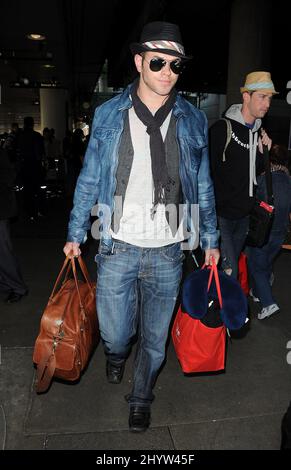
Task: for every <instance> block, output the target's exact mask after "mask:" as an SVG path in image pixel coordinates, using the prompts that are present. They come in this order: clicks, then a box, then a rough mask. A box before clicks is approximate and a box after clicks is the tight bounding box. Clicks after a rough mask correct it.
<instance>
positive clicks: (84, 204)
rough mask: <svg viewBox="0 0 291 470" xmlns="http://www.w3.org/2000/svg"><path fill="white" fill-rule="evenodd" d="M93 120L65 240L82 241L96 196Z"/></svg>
mask: <svg viewBox="0 0 291 470" xmlns="http://www.w3.org/2000/svg"><path fill="white" fill-rule="evenodd" d="M96 112H97V110H96V111H95V116H94V120H93V126H92V132H91V136H90V140H89V143H88V147H87V150H86V154H85V158H84V162H83V167H82V170H81V172H80V175H79V178H78V180H77V184H76V189H75V193H74V201H73V209H72V211H71V214H70V220H69V227H68V236H67V241H70V242H77V243H84V242H85V241H86V239H87V230H88V229H89V228H90V213H91V209H92V207H93V206H94V204H95V203H96V201H97V198H98V185H99V179H100V161H99V155H98V146H97V140H96V138H95V137H94V129H95V127H96V122H97V117H96Z"/></svg>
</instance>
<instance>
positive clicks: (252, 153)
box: [249, 129, 258, 197]
mask: <svg viewBox="0 0 291 470" xmlns="http://www.w3.org/2000/svg"><path fill="white" fill-rule="evenodd" d="M257 144H258V133H257V132H254V133H253V132H252V131H251V129H249V157H250V170H249V176H250V177H249V196H250V197H253V195H254V184H255V185H257V178H256V155H257Z"/></svg>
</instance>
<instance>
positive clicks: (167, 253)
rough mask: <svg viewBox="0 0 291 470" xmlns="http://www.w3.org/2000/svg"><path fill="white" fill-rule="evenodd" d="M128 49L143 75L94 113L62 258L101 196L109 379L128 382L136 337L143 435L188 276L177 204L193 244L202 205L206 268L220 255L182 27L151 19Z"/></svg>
mask: <svg viewBox="0 0 291 470" xmlns="http://www.w3.org/2000/svg"><path fill="white" fill-rule="evenodd" d="M131 51H132V53H133V55H134V62H135V66H136V69H137V72H138V74H139V78H138V79H137V80H136V81H134V82H133V83H132V84H131V85H129V86H128V87H127V88H126V89H125V90H124V92H123V93H122V94H120V95H118V96H116V97H114V98H113V99H111V100H109V101H107V102H106V103H104V104H102V105H101V106H100V107H98V108H97V109H96V111H95V116H94V121H93V127H92V132H91V138H90V141H89V145H88V148H87V151H86V155H85V159H84V164H83V168H82V170H81V173H80V176H79V179H78V182H77V186H76V190H75V195H74V207H73V210H72V212H71V216H70V222H69V230H68V238H67V243H66V245H65V247H64V252H65V254H66V256H72V255H75V256H78V255H79V254H80V248H79V246H80V244H81V243H82V242H84V240H85V239H86V231H87V229H88V228H89V226H88V222H89V217H90V212H91V209H92V207H93V206H94V204H95V203H96V200H98V209H99V210H98V215H99V218H100V219H99V220H100V227H99V231H98V234H101V240H100V244H99V253H98V255H97V256H96V261H97V267H98V271H97V272H98V282H97V291H96V298H97V312H98V318H99V325H100V332H101V337H102V340H103V344H104V350H105V354H106V357H107V366H106V373H107V380H108V381H109V382H110V383H113V384H119V383H120V382H121V380H122V376H123V372H124V367H125V361H126V359H127V357H128V355H129V353H130V350H131V344H132V341H133V338H134V337H135V335H136V332H137V331H138V333H139V341H138V344H137V353H136V359H135V365H134V373H133V381H132V390H131V393H130V394H129V395H127V397H126V400H127V402H128V404H129V430H130V431H131V432H143V431H146V429H147V428H148V427H149V424H150V419H151V418H150V417H151V403H152V401H153V400H154V395H153V387H154V384H155V381H156V378H157V375H158V372H159V370H160V367H161V365H162V363H163V361H164V359H165V354H166V352H165V348H166V341H167V337H168V330H169V325H170V321H171V318H172V314H173V310H174V307H175V303H176V299H177V295H178V292H179V286H180V281H181V277H182V261H183V258H184V254H183V251H182V247H181V244H182V242H183V241H184V239H185V236H186V235H185V233H184V230H183V227H184V224H180V223H179V209H180V206H179V205H180V203H181V204H182V203H184V206H183V208H184V209H185V210H182V211H181V214H182V216H184V217H185V219H186V220H185V222H186V223H185V225H187V227H188V229H189V235H188V236H189V237H190V238H191V237H193V236H194V232H195V231H198V229H197V224H195V227H194V221H193V218H192V217H191V216H192V210H191V209H192V208H193V207H194V208H195V207H196V205H199V216H200V243H201V247H202V249H203V250H204V252H205V263H206V264H210V263H211V262H215V263H217V262H218V259H219V251H218V232H217V230H216V224H217V221H216V213H215V200H214V192H213V185H212V180H211V178H210V174H209V159H208V146H207V144H208V125H207V120H206V117H205V115H204V113H202V112H201V111H199V110H198V109H197V108H195V107H194V106H193V105H192V104H190V103H189V102H188V101H186V100H185V99H184V98H182V97H181V96H180V95H179V94H177V91H176V90H175V85H176V82H177V80H178V78H179V74H180V72H181V71H182V70H183V66H184V63H185V61H186V60H188V59H189V57H188V56H186V55H185V52H184V47H183V44H182V39H181V34H180V30H179V28H178V26H177V25H175V24H172V23H166V22H159V21H157V22H153V23H149V24H147V25H145V27H144V29H143V32H142V34H141V40H140V43H134V44H132V45H131ZM114 196H115V197H114ZM172 215H173V217H172ZM177 221H178V223H177ZM189 244H190V242H189Z"/></svg>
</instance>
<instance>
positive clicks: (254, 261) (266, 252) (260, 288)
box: [248, 144, 291, 320]
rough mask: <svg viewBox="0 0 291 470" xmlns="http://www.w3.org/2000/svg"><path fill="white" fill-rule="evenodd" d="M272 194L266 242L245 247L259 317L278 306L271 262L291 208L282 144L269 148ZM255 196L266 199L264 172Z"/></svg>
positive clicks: (290, 191)
mask: <svg viewBox="0 0 291 470" xmlns="http://www.w3.org/2000/svg"><path fill="white" fill-rule="evenodd" d="M270 164H271V175H272V185H273V195H274V209H275V210H274V220H273V224H272V229H271V233H270V236H269V239H268V242H267V243H266V244H265V245H264V246H263V247H261V248H254V247H249V248H248V265H249V270H250V274H251V277H252V280H253V287H252V290H251V292H250V293H251V296H252V297H253V300H254V301H256V302H260V303H261V306H262V309H261V311H260V313H259V314H258V319H259V320H264V319H265V318H268V317H270V316H271V315H273V314H274V313H276V312H279V306H278V304H277V302H276V301H275V299H274V297H273V293H272V278H273V262H274V259H275V257H276V255H277V254H278V253H279V251H280V249H281V245H282V243H283V241H284V238H285V235H286V231H287V226H288V222H289V216H290V212H291V177H290V174H289V171H288V168H287V166H288V151H287V149H286V147H284V146H283V145H277V144H276V145H274V146H273V147H272V149H271V152H270ZM257 194H258V198H259V199H262V200H266V197H267V189H266V180H265V175H264V174H262V175H261V176H259V178H258V191H257Z"/></svg>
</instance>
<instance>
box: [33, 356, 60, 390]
mask: <svg viewBox="0 0 291 470" xmlns="http://www.w3.org/2000/svg"><path fill="white" fill-rule="evenodd" d="M55 370H56V356H55V354H54V352H53V353H52V354H50V356H49V357H48V358H46V359H44V360H43V361H41V362H40V363H39V364H38V365H37V372H36V377H37V383H36V391H37V393H43V392H45V391H46V390H47V389H48V388H49V386H50V383H51V381H52V378H53V375H54V373H55Z"/></svg>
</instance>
